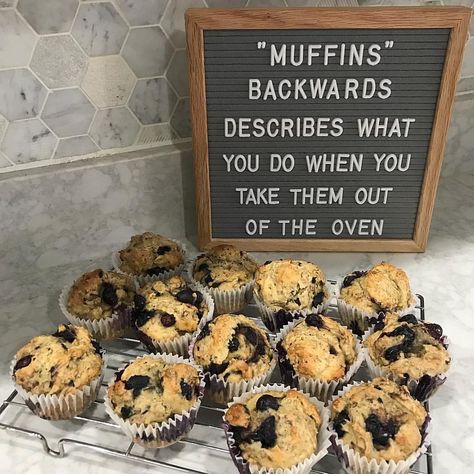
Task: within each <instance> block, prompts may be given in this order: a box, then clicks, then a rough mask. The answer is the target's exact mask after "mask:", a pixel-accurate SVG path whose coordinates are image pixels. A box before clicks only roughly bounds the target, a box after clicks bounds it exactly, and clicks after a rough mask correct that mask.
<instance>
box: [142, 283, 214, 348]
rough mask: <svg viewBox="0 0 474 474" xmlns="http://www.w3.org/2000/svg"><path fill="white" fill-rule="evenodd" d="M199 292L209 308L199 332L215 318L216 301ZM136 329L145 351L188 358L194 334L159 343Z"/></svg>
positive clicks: (199, 326)
mask: <svg viewBox="0 0 474 474" xmlns="http://www.w3.org/2000/svg"><path fill="white" fill-rule="evenodd" d="M196 289H197V288H196ZM198 291H200V292H201V293H202V296H203V300H204V301H205V302H206V305H207V308H208V312H207V315H206V316H203V317H202V318H201V321H199V325H198V330H199V329H200V328H201V327H202V326H203V325H204V324H206V323H207V322H208V321H210V320H211V319H212V318H213V317H214V301H213V300H212V297H211V295H209V293H207V292H206V291H203V290H201V289H199V290H198ZM135 329H136V333H137V337H138V339H140V341H141V342H142V344H143V346H144V347H145V349H146V350H148V351H149V352H151V353H158V352H165V353H168V354H176V355H181V356H183V357H187V356H188V348H189V344H190V343H191V340H192V338H193V335H194V333H187V334H184V335H183V336H180V337H177V338H175V339H171V340H166V341H158V340H156V339H153V338H151V337H150V336H148V335H147V334H145V333H144V332H143V331H142V330H141V329H140V328H138V327H136V326H135Z"/></svg>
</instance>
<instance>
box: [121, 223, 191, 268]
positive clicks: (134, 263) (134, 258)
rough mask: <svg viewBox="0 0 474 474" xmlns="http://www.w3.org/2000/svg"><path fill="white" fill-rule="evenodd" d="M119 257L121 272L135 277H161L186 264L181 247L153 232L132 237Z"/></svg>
mask: <svg viewBox="0 0 474 474" xmlns="http://www.w3.org/2000/svg"><path fill="white" fill-rule="evenodd" d="M119 255H120V260H121V264H120V270H122V271H123V272H125V273H130V274H133V275H142V274H146V275H160V274H161V273H163V272H164V271H167V270H174V269H175V268H176V267H178V266H179V265H181V264H182V263H184V259H183V255H182V251H181V248H180V246H179V245H178V244H177V243H176V242H175V241H173V240H171V239H168V238H166V237H163V236H162V235H159V234H154V233H153V232H144V233H143V234H139V235H134V236H132V238H131V239H130V242H129V244H128V245H127V247H126V248H124V249H123V250H120V252H119Z"/></svg>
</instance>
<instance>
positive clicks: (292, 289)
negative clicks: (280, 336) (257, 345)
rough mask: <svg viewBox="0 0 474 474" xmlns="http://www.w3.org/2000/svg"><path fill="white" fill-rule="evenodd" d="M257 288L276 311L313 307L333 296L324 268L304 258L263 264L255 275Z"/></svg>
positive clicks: (268, 304)
mask: <svg viewBox="0 0 474 474" xmlns="http://www.w3.org/2000/svg"><path fill="white" fill-rule="evenodd" d="M255 290H256V294H257V296H258V298H259V299H260V301H261V302H262V303H263V304H265V305H266V306H268V307H270V308H272V309H274V310H275V311H279V310H283V311H298V310H311V308H314V307H317V306H319V305H320V304H323V303H326V302H327V300H328V299H329V296H330V295H329V291H328V290H327V288H326V277H325V276H324V273H323V271H322V270H321V269H320V268H319V267H318V266H317V265H315V264H314V263H311V262H305V261H303V260H274V261H272V262H267V263H266V264H264V265H261V266H260V267H259V268H258V269H257V272H256V275H255Z"/></svg>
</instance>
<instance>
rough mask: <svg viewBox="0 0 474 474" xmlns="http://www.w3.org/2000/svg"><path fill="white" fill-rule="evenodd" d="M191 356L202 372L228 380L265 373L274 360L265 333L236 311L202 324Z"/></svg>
mask: <svg viewBox="0 0 474 474" xmlns="http://www.w3.org/2000/svg"><path fill="white" fill-rule="evenodd" d="M192 355H193V358H194V360H195V361H196V363H197V364H199V365H200V366H201V367H203V369H204V372H207V373H208V374H210V375H216V376H217V377H218V378H219V379H222V380H224V381H226V382H230V383H238V382H240V381H241V380H250V379H253V378H254V377H257V376H261V375H264V374H265V373H267V372H268V371H269V370H270V368H271V365H272V361H273V350H272V348H271V346H270V341H269V337H268V334H267V333H266V332H264V331H263V330H262V329H260V328H259V327H258V326H257V325H256V324H255V323H254V322H253V321H251V320H250V319H249V318H246V317H245V316H243V315H237V314H222V315H220V316H217V317H216V318H214V319H213V320H212V321H209V322H208V323H207V324H206V325H204V326H203V328H202V329H201V330H200V332H199V334H198V335H197V337H196V340H195V344H194V347H193V354H192Z"/></svg>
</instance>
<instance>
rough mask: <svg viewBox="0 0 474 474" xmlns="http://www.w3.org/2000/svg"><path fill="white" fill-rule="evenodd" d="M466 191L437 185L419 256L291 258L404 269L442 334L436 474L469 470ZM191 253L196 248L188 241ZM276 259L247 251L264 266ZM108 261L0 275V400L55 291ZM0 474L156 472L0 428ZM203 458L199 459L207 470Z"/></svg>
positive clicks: (472, 359)
mask: <svg viewBox="0 0 474 474" xmlns="http://www.w3.org/2000/svg"><path fill="white" fill-rule="evenodd" d="M473 203H474V188H473V183H472V174H471V175H470V174H469V173H468V174H467V175H465V174H463V173H459V174H457V176H451V177H446V178H444V179H443V180H442V183H441V189H440V192H439V196H438V201H437V205H436V212H435V216H434V220H433V225H432V230H431V235H430V241H429V245H428V249H427V251H426V252H425V253H422V254H380V253H377V254H355V253H350V254H349V253H328V254H322V253H294V254H292V256H293V257H300V258H305V259H308V260H311V261H315V262H317V263H318V264H319V265H320V266H321V267H322V268H323V269H325V271H326V274H327V276H328V277H338V276H340V275H343V274H345V273H347V272H349V271H351V270H353V269H355V268H359V267H366V266H368V265H370V264H372V263H376V262H377V261H380V260H381V259H387V260H389V261H390V262H392V263H394V264H395V265H398V266H400V267H402V268H404V269H405V270H406V271H407V273H408V274H409V276H410V279H411V282H412V288H413V289H414V290H415V291H416V292H419V293H421V294H423V295H424V296H425V299H426V318H427V319H428V320H431V321H435V322H438V323H440V324H441V325H442V326H443V328H444V331H445V333H446V334H447V335H448V336H449V337H450V340H451V346H450V352H451V354H452V360H453V362H452V366H451V368H450V371H449V375H448V380H447V382H446V384H445V385H444V386H443V387H442V388H441V389H440V391H439V392H438V393H437V394H436V396H435V397H434V399H433V400H432V402H431V413H432V419H433V433H432V443H433V452H434V472H435V473H436V474H446V473H467V472H471V471H472V466H473V465H474V410H473V408H472V406H473V405H474V378H473V377H471V370H472V367H473V366H474V351H473V345H474V343H473V341H474V317H473V315H474V289H473V284H472V283H473V276H474V271H473V270H474V233H473V229H474V225H473V224H474V212H473V210H472V209H473V207H472V204H473ZM187 244H188V247H189V248H190V249H191V253H194V252H195V251H196V250H195V248H194V247H193V244H192V243H191V242H188V243H187ZM280 255H281V254H277V253H265V254H263V253H262V254H258V253H257V254H255V256H256V258H257V259H259V260H261V261H264V260H268V259H272V258H276V257H277V256H280ZM108 262H109V260H108V258H106V256H104V258H102V259H101V258H98V259H95V260H94V261H91V260H87V261H78V262H77V263H72V264H68V265H64V266H50V267H47V268H44V269H42V270H39V269H35V267H32V269H31V271H22V272H21V273H18V274H16V275H13V276H12V275H10V274H8V275H7V274H3V275H2V274H1V273H0V301H1V303H0V308H1V313H2V315H1V331H0V351H1V359H0V360H1V365H0V370H1V374H0V375H1V377H0V396H2V398H4V397H5V396H6V395H7V394H8V393H9V392H10V391H11V390H12V387H11V383H10V380H9V378H8V375H7V371H8V365H9V361H10V360H11V357H12V355H13V354H14V352H15V350H16V349H17V348H18V347H19V346H20V345H21V344H23V343H24V342H26V341H27V340H28V339H29V338H31V337H32V336H34V335H36V334H38V333H41V332H45V331H46V332H48V331H50V330H52V329H53V327H54V325H56V324H57V323H58V322H60V321H61V320H62V316H61V313H60V311H59V308H58V305H57V297H58V294H59V292H60V289H61V288H62V286H63V285H64V284H65V283H66V282H67V281H70V280H71V279H72V278H73V277H74V276H77V275H78V274H80V273H81V272H82V271H83V270H84V269H86V268H90V267H91V265H94V266H95V265H107V264H108ZM0 459H1V460H2V464H3V468H2V469H1V471H3V472H9V473H22V474H28V473H38V472H48V474H55V473H63V472H65V471H66V470H67V471H68V472H71V473H75V472H77V473H81V474H85V473H89V472H91V473H92V472H94V473H95V472H101V473H109V472H110V473H112V472H114V473H117V472H127V473H129V472H140V473H143V472H148V471H150V472H152V471H153V472H163V471H162V470H161V469H158V470H157V468H156V467H155V468H153V467H144V466H142V465H137V464H131V463H128V462H125V461H121V460H119V459H115V458H112V457H104V456H102V455H99V454H95V453H92V454H91V453H90V452H89V451H85V450H79V449H74V450H72V451H71V453H70V454H69V455H68V456H66V457H65V458H57V459H54V458H52V457H49V456H47V455H46V454H45V453H44V452H43V451H42V449H41V447H40V443H39V442H38V440H33V439H28V438H25V437H21V436H17V435H13V434H10V433H6V432H4V431H0ZM210 461H211V460H210V459H208V460H201V461H200V462H203V463H204V464H205V465H206V467H207V468H209V469H210V472H218V471H214V470H213V467H212V462H210Z"/></svg>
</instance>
